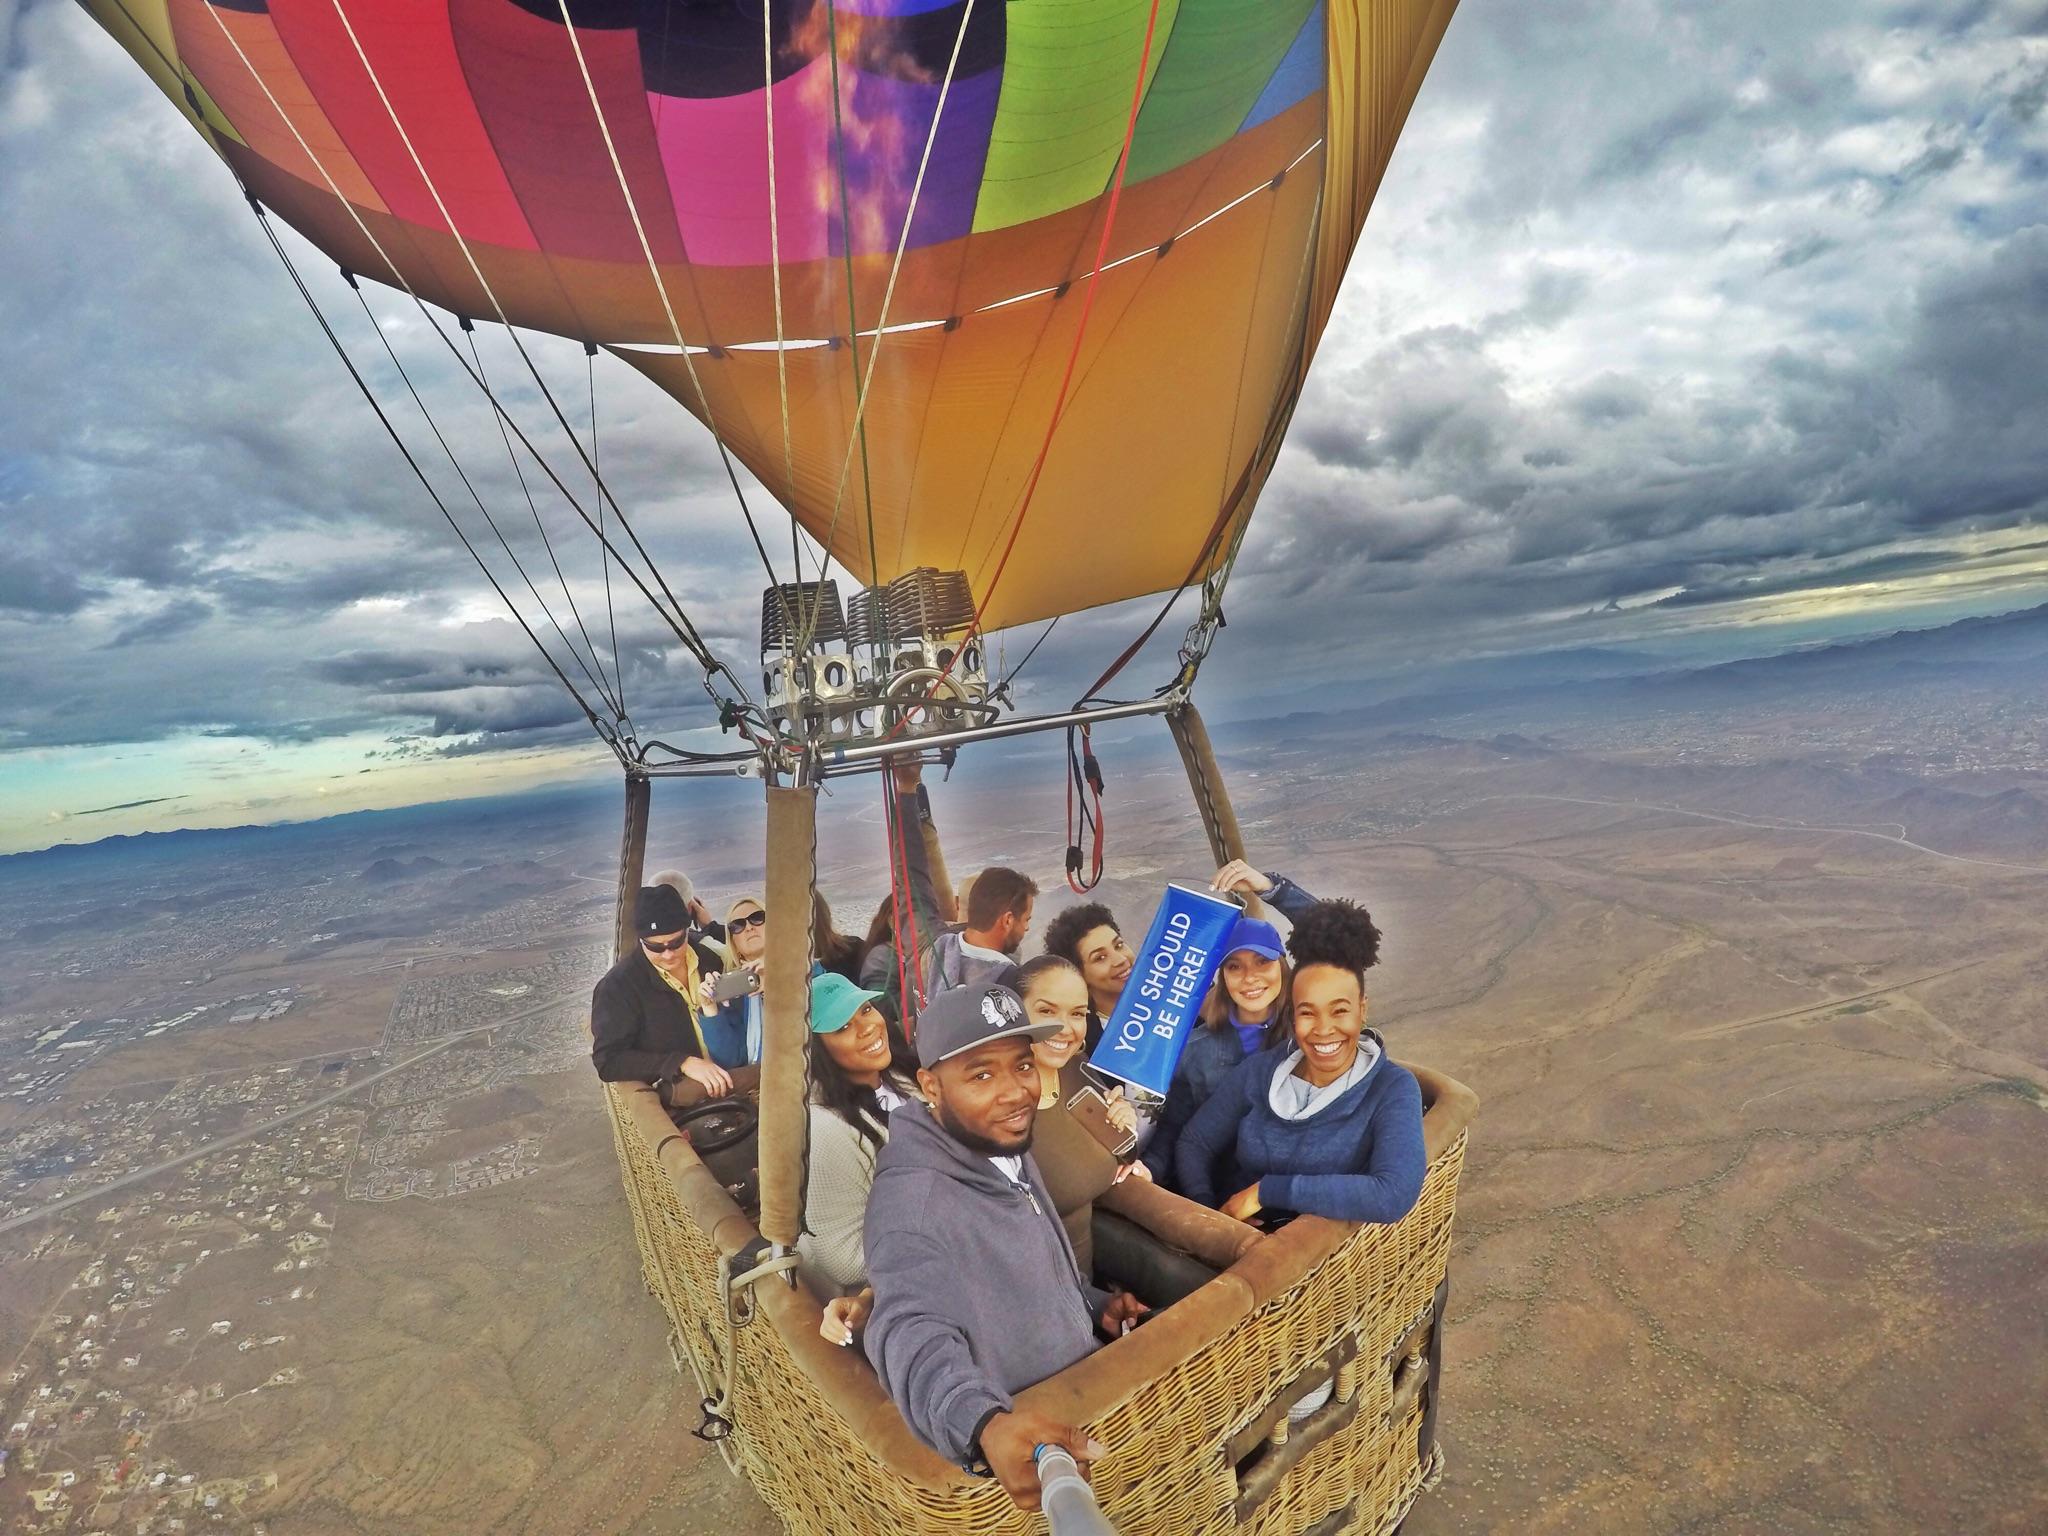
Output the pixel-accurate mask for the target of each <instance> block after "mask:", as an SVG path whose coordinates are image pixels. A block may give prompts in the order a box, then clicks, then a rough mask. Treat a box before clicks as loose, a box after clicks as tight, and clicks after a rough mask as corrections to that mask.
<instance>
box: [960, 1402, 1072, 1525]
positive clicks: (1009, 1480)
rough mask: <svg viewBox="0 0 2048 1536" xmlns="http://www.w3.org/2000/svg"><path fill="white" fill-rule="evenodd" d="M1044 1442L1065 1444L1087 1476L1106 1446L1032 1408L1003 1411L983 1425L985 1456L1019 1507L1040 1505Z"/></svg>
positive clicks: (982, 1447) (982, 1452)
mask: <svg viewBox="0 0 2048 1536" xmlns="http://www.w3.org/2000/svg"><path fill="white" fill-rule="evenodd" d="M1041 1445H1058V1446H1064V1447H1065V1448H1066V1450H1067V1452H1068V1454H1070V1455H1071V1456H1072V1457H1073V1458H1074V1463H1075V1465H1076V1466H1078V1467H1080V1468H1081V1471H1082V1474H1083V1475H1084V1476H1085V1475H1086V1473H1087V1470H1088V1463H1089V1462H1091V1461H1093V1460H1094V1459H1095V1458H1096V1457H1097V1456H1100V1455H1101V1454H1102V1447H1101V1446H1099V1445H1097V1444H1096V1443H1095V1442H1094V1441H1093V1440H1092V1439H1090V1438H1089V1436H1088V1432H1087V1431H1086V1430H1083V1429H1076V1428H1075V1427H1074V1426H1073V1425H1071V1424H1062V1423H1061V1422H1060V1421H1059V1420H1058V1419H1055V1418H1053V1417H1051V1416H1050V1415H1048V1414H1043V1413H1039V1412H1037V1411H1036V1410H1034V1409H1030V1408H1019V1409H1016V1410H1014V1411H1013V1412H1010V1413H999V1414H997V1415H996V1416H995V1417H994V1418H992V1419H990V1420H989V1421H988V1422H987V1423H986V1424H984V1425H983V1426H982V1427H981V1456H982V1460H984V1461H986V1462H987V1463H988V1469H989V1471H990V1472H991V1473H993V1474H994V1476H995V1480H996V1481H997V1482H999V1483H1001V1484H1002V1485H1003V1492H1005V1493H1007V1494H1008V1495H1009V1496H1010V1500H1011V1502H1012V1503H1014V1504H1015V1505H1016V1506H1017V1507H1018V1508H1019V1509H1022V1510H1027V1511H1028V1510H1034V1509H1036V1508H1038V1463H1037V1460H1036V1459H1035V1458H1036V1457H1037V1454H1038V1448H1039V1447H1040V1446H1041Z"/></svg>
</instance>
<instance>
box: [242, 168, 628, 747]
mask: <svg viewBox="0 0 2048 1536" xmlns="http://www.w3.org/2000/svg"><path fill="white" fill-rule="evenodd" d="M243 195H244V196H245V197H247V198H248V200H249V206H250V207H251V208H253V209H254V210H255V212H256V223H257V225H258V226H259V227H260V228H261V229H262V231H263V236H264V238H265V239H266V240H268V241H269V242H270V249H271V250H272V251H273V252H274V253H275V254H276V256H277V259H278V260H279V261H280V262H281V263H282V264H283V266H284V269H285V271H286V272H287V273H288V274H289V275H290V277H291V280H292V286H293V287H294V288H296V289H298V291H299V297H300V298H301V299H303V300H305V303H306V308H307V309H308V310H309V311H310V312H311V313H312V316H313V318H314V320H316V321H317V322H319V326H320V330H321V333H322V334H323V335H325V336H326V338H327V344H328V345H329V346H330V347H332V348H333V349H334V355H335V356H336V357H338V358H340V359H341V365H342V367H344V368H346V369H347V370H348V376H349V378H350V379H352V380H354V382H355V386H356V388H357V389H358V390H359V391H361V393H362V396H363V399H364V400H365V401H366V402H367V403H368V405H369V407H370V409H371V410H372V411H374V412H375V413H376V416H377V421H378V423H379V425H381V426H382V427H383V428H384V431H385V434H386V435H387V436H388V437H390V439H391V442H392V445H393V446H394V447H395V448H397V449H398V451H399V453H400V455H402V456H403V457H404V459H405V463H406V467H407V468H408V469H410V470H411V471H412V472H413V476H414V478H416V479H417V480H418V481H419V483H420V486H421V488H422V489H424V490H425V491H426V493H427V495H428V497H429V498H430V499H431V500H432V501H433V503H434V508H435V510H436V511H438V512H439V513H440V514H441V516H442V517H443V518H444V519H445V520H446V521H447V524H448V526H449V528H450V529H452V530H453V531H454V533H455V537H456V538H457V539H459V540H461V541H462V547H463V548H464V549H465V550H467V551H468V552H469V558H470V559H472V560H474V561H475V562H476V568H477V569H478V570H479V571H481V572H482V573H483V577H484V580H486V581H488V582H489V583H490V584H491V590H492V591H494V592H496V593H497V594H498V600H499V601H500V602H502V603H503V604H504V605H505V607H506V610H507V611H508V612H510V613H511V615H512V618H513V620H514V621H515V622H516V623H517V624H518V625H519V627H520V628H521V629H522V630H524V631H525V632H526V638H527V639H529V640H531V641H532V642H533V648H534V649H535V650H537V651H539V652H540V656H541V660H543V661H545V662H546V663H547V664H548V670H549V671H551V672H553V673H554V674H555V676H556V678H557V679H559V680H560V682H561V684H562V686H563V687H564V688H566V689H567V690H568V691H569V697H570V698H572V699H574V700H575V701H576V707H577V708H578V709H580V710H582V711H583V716H584V718H585V719H587V720H588V721H589V722H590V728H591V729H592V730H594V731H596V732H597V734H598V738H599V739H600V740H602V741H603V742H604V743H605V745H606V746H608V747H610V748H611V750H612V755H613V756H615V757H617V758H618V759H619V761H620V762H621V763H625V762H626V760H627V759H626V754H625V752H624V751H623V750H622V748H621V746H620V743H619V740H618V738H617V737H616V736H615V735H613V734H612V732H611V730H610V728H609V727H607V726H606V724H605V723H604V721H603V720H601V719H599V718H598V716H597V712H596V711H595V710H593V709H592V708H591V707H590V705H589V704H588V703H587V702H586V701H585V699H584V697H583V695H582V694H580V693H578V692H577V691H576V685H575V684H574V683H572V682H571V681H570V680H569V674H568V673H566V672H564V671H563V670H562V668H561V664H560V663H559V662H557V661H556V660H555V658H554V656H553V655H552V654H551V653H550V652H549V650H548V648H547V646H546V645H544V644H543V643H542V642H541V638H540V636H539V635H537V634H535V633H534V632H533V626H532V625H530V624H528V623H527V622H526V617H525V615H523V614H522V613H520V611H519V609H518V607H517V606H516V605H515V604H514V603H513V601H512V599H511V597H510V596H509V595H508V594H507V593H506V591H505V589H504V587H503V586H502V585H501V584H500V583H499V581H498V578H497V577H496V576H494V575H492V574H491V568H490V566H489V565H487V564H485V562H484V557H483V556H482V555H481V554H480V553H478V551H477V548H476V545H474V544H473V543H471V542H470V538H469V535H468V534H466V533H464V532H463V531H462V525H461V524H460V523H459V522H457V521H456V520H455V514H454V513H452V512H450V511H449V510H448V504H447V503H446V502H444V501H443V500H442V499H441V493H440V492H439V491H437V490H435V489H434V483H433V481H431V480H430V479H428V478H427V472H426V471H425V470H424V469H422V468H421V467H420V462H419V460H418V459H416V458H414V457H413V452H412V450H411V449H410V448H408V447H407V446H406V443H405V439H404V438H403V437H401V436H400V435H399V432H398V428H397V426H396V425H394V424H393V422H392V420H391V418H390V416H389V415H387V414H386V413H385V410H384V407H383V404H382V403H381V402H380V401H379V400H378V399H377V396H376V392H375V391H373V390H372V389H371V388H370V385H369V382H368V381H367V380H366V379H364V377H363V375H362V370H361V369H359V368H357V367H356V364H355V359H354V358H352V357H350V356H349V355H348V348H346V347H344V346H343V345H342V343H341V338H340V337H339V336H337V335H336V334H335V332H334V327H333V326H332V325H331V324H329V323H328V320H327V316H326V314H325V313H324V312H323V311H322V310H321V308H320V305H319V302H318V301H317V300H316V299H315V298H314V297H313V294H312V290H311V289H309V288H307V286H306V282H305V279H304V278H303V277H301V276H300V275H299V269H298V266H297V264H296V263H294V262H293V261H292V258H291V255H290V253H289V252H287V251H286V250H285V248H284V245H283V243H282V242H281V241H280V240H279V239H278V238H277V231H276V230H274V229H272V228H271V225H270V216H269V215H268V214H267V213H266V212H265V211H264V208H263V205H262V204H261V203H259V202H258V201H257V200H256V197H255V194H253V193H251V192H249V191H248V190H247V189H246V188H244V191H243Z"/></svg>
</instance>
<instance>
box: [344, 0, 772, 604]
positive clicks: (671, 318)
mask: <svg viewBox="0 0 2048 1536" xmlns="http://www.w3.org/2000/svg"><path fill="white" fill-rule="evenodd" d="M335 3H336V4H337V5H339V4H340V0H335ZM558 3H559V5H560V6H561V11H562V26H563V28H564V29H565V30H566V31H567V33H568V35H569V48H570V51H571V52H573V53H574V54H575V55H576V69H577V72H578V73H580V74H581V75H582V76H583V89H584V90H585V92H586V93H588V95H589V97H590V110H591V111H592V112H593V113H594V114H596V117H597V131H598V133H599V134H600V135H601V136H602V137H603V139H604V149H605V154H606V155H608V156H609V157H610V159H611V162H612V174H613V176H615V177H616V178H617V179H618V183H619V196H621V197H622V198H624V199H625V200H626V212H627V213H628V214H630V215H631V216H632V219H633V233H634V234H635V235H637V236H638V237H639V240H640V254H641V255H642V256H643V257H645V258H646V261H647V273H648V276H650V277H652V278H653V279H654V289H655V292H656V293H658V294H659V295H660V296H661V312H662V313H663V314H664V315H666V316H667V317H668V329H669V334H670V335H671V336H673V337H674V338H675V343H676V349H677V350H678V351H679V352H681V353H682V355H683V371H684V372H686V373H687V374H689V376H690V387H691V388H692V389H694V390H696V392H697V404H698V406H699V407H700V408H701V409H702V410H703V412H704V425H705V426H706V427H708V428H710V429H711V441H712V442H713V443H715V444H716V445H717V447H718V462H719V463H720V464H722V465H724V466H725V478H726V480H727V481H728V482H729V483H730V484H731V486H732V493H733V495H734V497H735V498H737V500H738V501H739V504H740V516H741V517H743V518H745V519H746V523H747V533H748V534H749V535H750V536H751V537H752V539H753V541H754V548H755V549H756V550H757V551H758V552H759V553H760V556H761V566H762V568H763V569H764V570H765V571H766V572H767V573H768V585H769V586H770V587H772V588H773V589H774V590H775V593H776V600H777V601H778V602H781V603H782V605H783V610H784V622H785V623H786V624H790V625H792V626H793V625H794V623H795V617H794V615H793V614H791V613H789V611H788V603H787V601H786V600H785V599H784V598H783V597H782V583H781V581H780V580H779V579H777V577H776V574H775V563H774V562H773V561H772V560H770V559H769V558H768V546H767V545H766V544H763V543H762V542H761V530H760V529H759V528H757V527H756V526H755V525H754V512H753V509H752V508H751V507H749V506H748V505H747V493H746V490H745V489H744V488H743V487H742V486H741V485H740V476H739V471H738V470H737V469H735V468H734V467H733V462H732V453H731V452H730V451H729V450H728V449H727V448H726V446H725V435H724V434H723V433H722V432H720V431H719V430H718V418H717V416H716V415H715V414H714V413H713V411H712V409H711V397H710V396H709V395H707V394H706V393H705V392H704V381H703V379H702V378H700V377H699V376H698V374H697V360H696V359H695V358H694V357H692V356H691V355H690V349H689V347H687V346H686V345H684V343H683V327H682V322H681V321H679V320H677V319H676V307H675V304H674V303H673V301H671V299H670V298H669V292H668V279H667V278H665V277H663V276H662V275H661V266H660V263H658V262H656V261H655V259H654V246H653V244H652V243H651V242H650V241H649V240H648V238H647V226H646V224H644V223H643V222H642V221H641V218H640V204H639V201H638V200H637V199H636V198H635V197H634V196H633V189H632V187H631V186H630V185H629V184H628V183H627V181H626V167H625V163H624V162H623V161H621V160H620V159H619V147H618V145H617V144H616V143H614V142H613V140H612V126H611V124H610V123H609V122H607V121H606V119H605V115H604V103H603V102H601V101H600V100H598V95H597V82H596V81H595V80H594V79H592V78H591V74H590V61H589V60H588V59H586V58H584V56H583V39H582V38H581V37H580V36H579V35H578V34H577V31H576V23H575V21H574V19H573V18H572V17H571V16H570V15H569V0H558ZM796 575H797V577H798V579H799V580H801V579H802V577H803V572H802V571H801V570H799V571H798V572H797V573H796Z"/></svg>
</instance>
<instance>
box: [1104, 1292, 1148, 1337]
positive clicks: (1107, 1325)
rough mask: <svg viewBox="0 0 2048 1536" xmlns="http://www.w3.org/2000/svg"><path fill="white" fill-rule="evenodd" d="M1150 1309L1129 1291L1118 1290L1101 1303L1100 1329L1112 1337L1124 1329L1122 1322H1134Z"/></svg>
mask: <svg viewBox="0 0 2048 1536" xmlns="http://www.w3.org/2000/svg"><path fill="white" fill-rule="evenodd" d="M1151 1310H1152V1309H1151V1308H1150V1307H1148V1306H1146V1305H1145V1303H1143V1302H1142V1301H1140V1300H1138V1298H1137V1297H1135V1296H1133V1295H1132V1294H1131V1293H1130V1292H1129V1291H1118V1292H1117V1293H1116V1294H1115V1295H1114V1296H1112V1297H1110V1298H1109V1300H1108V1301H1107V1302H1105V1303H1104V1304H1103V1308H1102V1317H1101V1319H1100V1325H1101V1328H1102V1331H1103V1332H1104V1333H1106V1334H1108V1335H1109V1336H1110V1337H1111V1338H1112V1339H1114V1338H1116V1337H1118V1336H1119V1335H1120V1334H1122V1333H1123V1331H1124V1324H1126V1323H1135V1322H1136V1321H1137V1320H1138V1319H1139V1318H1141V1317H1143V1316H1144V1315H1145V1314H1146V1313H1147V1312H1150V1311H1151Z"/></svg>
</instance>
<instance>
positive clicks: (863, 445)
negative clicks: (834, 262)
mask: <svg viewBox="0 0 2048 1536" xmlns="http://www.w3.org/2000/svg"><path fill="white" fill-rule="evenodd" d="M973 11H974V3H973V0H968V4H967V9H966V11H964V12H963V13H962V15H961V19H960V37H961V38H965V37H966V36H967V18H968V16H970V15H971V14H972V13H973ZM825 52H826V56H827V57H828V58H829V59H830V60H831V63H832V165H833V171H834V175H835V177H836V179H837V180H838V182H839V254H840V260H841V263H842V265H843V268H844V270H845V273H846V345H847V347H848V348H849V349H850V350H851V352H852V354H853V378H854V389H853V419H854V432H855V433H856V434H857V436H858V437H859V440H860V485H861V499H862V501H863V502H864V503H865V504H866V506H867V520H868V581H869V583H870V584H871V585H872V584H873V583H874V582H875V581H877V580H878V579H879V577H880V574H881V568H882V562H881V557H880V556H879V555H877V554H876V552H875V477H874V472H873V470H872V469H870V467H869V464H868V423H867V412H866V411H864V410H863V409H862V408H861V404H862V400H863V398H864V397H865V396H866V394H867V385H868V381H867V380H866V379H863V378H862V377H861V371H860V311H859V308H858V306H857V305H856V304H855V302H854V293H853V204H852V199H851V198H850V197H849V196H848V194H847V191H846V119H845V115H844V108H843V104H842V100H843V99H842V96H841V92H840V86H839V7H838V6H837V5H836V4H834V0H825ZM953 57H954V58H955V59H958V58H959V57H960V44H959V42H958V41H957V40H956V41H955V42H954V44H953ZM946 79H947V83H948V84H949V85H950V84H951V83H952V69H951V67H950V66H948V68H947V71H946ZM940 106H941V108H942V109H943V107H944V102H943V101H941V103H940ZM938 131H939V114H938V113H937V112H934V113H933V114H932V125H931V129H930V131H929V132H928V133H927V134H926V136H925V142H926V143H927V144H929V143H931V141H932V140H933V139H934V138H935V137H936V136H937V135H938ZM916 213H917V206H916V204H915V203H912V205H911V209H910V211H909V212H908V213H906V214H905V215H904V217H903V240H905V241H907V240H908V239H909V237H910V221H911V220H912V219H913V218H915V217H916ZM899 243H900V242H899ZM892 275H893V273H892ZM881 350H882V335H881V327H880V325H879V324H878V325H877V326H876V329H875V345H874V347H873V349H872V352H871V354H870V355H872V354H873V353H879V352H880V351H881ZM822 596H823V594H822V593H821V594H820V598H821V600H822ZM811 622H812V627H813V628H815V627H816V625H817V615H816V614H815V613H813V615H812V618H811Z"/></svg>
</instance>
